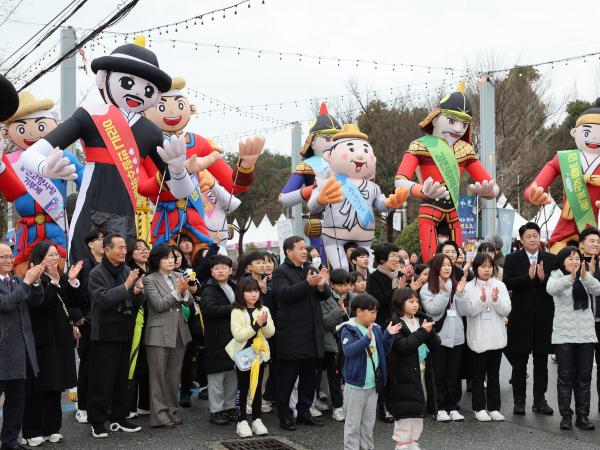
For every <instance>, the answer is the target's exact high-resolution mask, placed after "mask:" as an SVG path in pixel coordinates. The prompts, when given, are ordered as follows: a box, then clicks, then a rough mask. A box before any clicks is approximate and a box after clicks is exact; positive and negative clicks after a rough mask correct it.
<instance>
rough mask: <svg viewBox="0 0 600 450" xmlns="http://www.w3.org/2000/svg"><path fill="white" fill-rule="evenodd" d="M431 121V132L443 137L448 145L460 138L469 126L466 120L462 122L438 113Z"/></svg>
mask: <svg viewBox="0 0 600 450" xmlns="http://www.w3.org/2000/svg"><path fill="white" fill-rule="evenodd" d="M431 123H432V125H433V131H432V133H431V134H433V135H434V136H437V137H439V138H441V139H444V140H445V141H446V142H447V143H448V145H449V146H450V147H452V146H453V145H454V144H455V143H456V141H458V140H459V139H460V138H462V137H463V136H464V135H465V133H466V132H467V129H468V128H469V122H468V121H465V122H463V121H461V120H458V119H455V118H454V117H451V116H447V115H446V114H439V115H438V116H437V117H435V118H434V119H433V120H432V121H431Z"/></svg>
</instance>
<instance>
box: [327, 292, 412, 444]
mask: <svg viewBox="0 0 600 450" xmlns="http://www.w3.org/2000/svg"><path fill="white" fill-rule="evenodd" d="M378 308H379V302H378V301H377V300H376V299H375V298H373V297H372V296H371V295H369V294H360V295H357V296H356V297H354V298H353V299H352V304H351V309H352V316H353V317H352V318H351V319H350V320H348V321H347V322H344V323H342V324H341V325H339V326H338V327H337V331H338V335H339V337H340V342H341V345H342V351H343V353H344V367H343V369H342V374H343V376H344V380H345V383H346V384H345V385H344V411H345V412H346V423H345V425H344V450H357V449H364V450H372V449H373V448H374V443H373V427H374V426H375V418H376V415H377V414H376V412H377V397H378V392H377V391H378V389H377V387H378V385H379V387H383V386H384V385H385V384H386V383H387V368H386V355H387V354H389V352H390V351H391V348H392V342H393V335H395V334H396V333H398V331H400V328H401V326H402V325H401V324H399V323H398V324H396V325H392V324H391V323H390V325H389V326H388V327H387V329H386V330H385V332H382V331H381V327H380V326H379V325H377V324H376V323H375V319H376V318H377V309H378Z"/></svg>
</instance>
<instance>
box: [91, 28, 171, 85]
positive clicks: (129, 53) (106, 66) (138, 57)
mask: <svg viewBox="0 0 600 450" xmlns="http://www.w3.org/2000/svg"><path fill="white" fill-rule="evenodd" d="M144 45H145V39H144V38H143V37H137V38H135V40H134V43H133V44H125V45H121V46H119V47H117V48H116V49H114V50H113V52H112V53H111V54H110V55H108V56H101V57H100V58H96V59H94V60H92V71H93V72H94V73H96V72H98V71H99V70H107V71H113V72H123V73H128V74H131V75H135V76H137V77H141V78H143V79H144V80H148V81H150V82H151V83H152V84H154V85H156V87H157V88H158V90H159V91H160V92H167V91H168V90H169V89H171V77H170V76H169V75H168V74H167V73H166V72H163V71H162V70H160V68H159V66H158V58H157V57H156V55H155V54H154V52H152V51H150V50H148V49H147V48H145V47H144Z"/></svg>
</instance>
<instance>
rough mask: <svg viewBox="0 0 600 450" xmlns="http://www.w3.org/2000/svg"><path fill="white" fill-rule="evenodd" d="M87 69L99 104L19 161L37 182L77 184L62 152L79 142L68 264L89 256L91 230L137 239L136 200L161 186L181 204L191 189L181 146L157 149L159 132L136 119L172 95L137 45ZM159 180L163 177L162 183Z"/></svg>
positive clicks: (98, 60) (164, 76) (60, 127)
mask: <svg viewBox="0 0 600 450" xmlns="http://www.w3.org/2000/svg"><path fill="white" fill-rule="evenodd" d="M91 67H92V71H93V72H94V73H95V74H96V85H97V87H98V89H99V91H100V94H101V96H102V98H103V100H104V102H105V104H102V105H95V106H86V107H82V108H78V109H77V110H76V111H75V112H74V113H73V115H72V116H71V117H70V118H68V119H66V120H65V121H64V122H62V123H60V124H59V125H58V126H57V127H56V128H55V129H54V130H52V131H51V132H50V133H48V134H47V135H46V136H45V137H44V138H43V139H40V140H39V141H37V142H36V143H35V144H33V145H32V146H31V148H30V149H29V150H28V151H27V152H25V153H24V154H23V156H22V157H21V160H22V163H23V166H24V167H25V168H27V169H29V170H31V171H32V172H35V173H38V174H39V175H43V176H45V177H47V178H61V179H75V178H77V174H76V173H75V170H76V168H75V166H74V164H72V163H71V161H70V160H69V159H68V158H66V157H65V156H64V155H63V152H62V150H60V149H61V148H66V147H67V146H69V145H71V144H72V143H73V142H75V141H76V140H78V139H79V140H81V142H82V145H83V150H84V153H85V159H86V164H85V168H84V172H83V176H82V181H81V189H80V191H79V195H78V197H77V204H76V206H75V212H74V214H73V218H72V224H71V227H70V229H69V232H70V233H69V241H70V245H69V250H70V256H71V259H72V260H80V259H83V257H84V256H85V255H87V253H88V249H87V246H86V244H85V240H84V239H85V236H86V235H87V234H88V233H89V232H90V230H93V229H103V230H104V231H105V232H107V233H118V234H121V235H123V236H126V237H132V238H133V237H136V235H137V234H136V224H135V210H136V205H137V197H136V194H137V193H138V192H139V194H140V195H142V196H145V197H150V198H156V196H157V195H158V192H159V189H160V185H161V184H163V187H164V185H166V187H167V188H169V189H170V191H171V193H172V194H173V196H174V197H176V198H185V197H186V196H188V195H189V194H190V193H191V192H192V191H193V189H194V185H193V183H192V180H191V178H190V176H189V174H188V171H187V170H186V169H187V167H186V158H185V141H184V140H183V139H178V138H176V139H172V140H171V141H170V142H169V141H164V142H163V135H162V132H161V130H160V129H159V128H158V127H157V126H156V125H154V124H153V123H152V122H150V121H149V120H148V119H146V118H145V117H143V116H142V114H141V113H142V112H143V111H145V110H147V109H148V108H152V107H153V106H155V105H156V102H157V101H158V99H159V96H160V94H161V92H166V91H168V90H169V89H170V88H171V77H170V76H169V75H167V74H166V73H165V72H163V71H162V70H161V69H160V68H159V65H158V59H157V58H156V55H155V54H154V53H153V52H151V51H150V50H148V49H146V48H144V40H143V38H136V40H135V43H133V44H125V45H121V46H119V47H117V48H116V49H115V50H114V51H113V52H112V53H111V54H110V55H107V56H102V57H100V58H96V59H94V60H93V61H92V64H91ZM150 162H152V165H151V164H150ZM157 172H160V174H161V175H162V174H165V178H164V183H163V181H162V178H161V177H157V176H156V173H157ZM159 178H161V180H160V182H159ZM141 237H142V238H143V237H144V236H141Z"/></svg>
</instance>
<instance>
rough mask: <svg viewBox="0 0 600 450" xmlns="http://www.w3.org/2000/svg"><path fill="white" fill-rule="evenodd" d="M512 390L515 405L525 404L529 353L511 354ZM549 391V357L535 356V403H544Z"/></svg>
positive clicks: (544, 355) (541, 354)
mask: <svg viewBox="0 0 600 450" xmlns="http://www.w3.org/2000/svg"><path fill="white" fill-rule="evenodd" d="M508 360H509V361H510V363H511V364H512V388H513V398H514V401H515V403H517V404H520V403H525V399H526V398H527V362H528V361H529V353H511V354H510V357H509V358H508ZM547 390H548V355H547V354H546V353H534V354H533V401H534V403H535V402H538V401H543V400H545V397H546V391H547Z"/></svg>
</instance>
